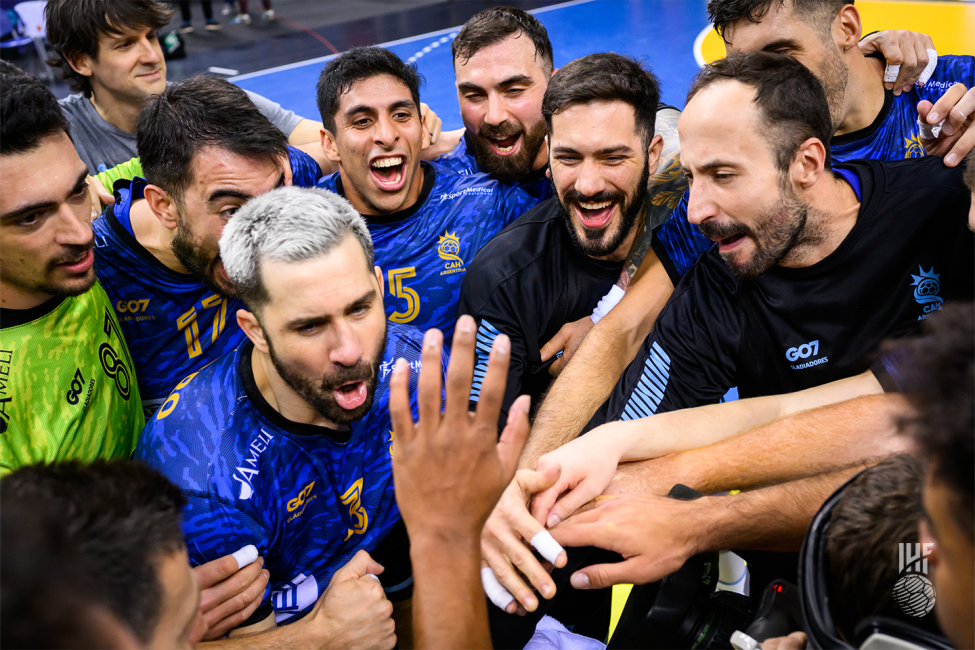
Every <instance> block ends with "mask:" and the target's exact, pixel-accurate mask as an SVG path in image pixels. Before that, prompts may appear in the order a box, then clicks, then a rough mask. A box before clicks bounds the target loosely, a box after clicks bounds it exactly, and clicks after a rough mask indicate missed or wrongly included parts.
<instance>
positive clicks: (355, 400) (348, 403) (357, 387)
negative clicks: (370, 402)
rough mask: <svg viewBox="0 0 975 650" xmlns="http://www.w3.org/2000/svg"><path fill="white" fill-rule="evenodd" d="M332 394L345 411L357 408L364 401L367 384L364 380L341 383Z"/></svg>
mask: <svg viewBox="0 0 975 650" xmlns="http://www.w3.org/2000/svg"><path fill="white" fill-rule="evenodd" d="M332 394H333V395H334V396H335V402H336V404H338V405H339V406H341V407H342V408H344V409H345V410H346V411H351V410H353V409H357V408H359V407H360V406H362V405H363V404H365V402H366V397H367V395H368V385H367V383H366V382H365V381H361V380H360V381H350V382H347V383H345V384H342V385H341V386H339V387H338V388H336V389H335V390H334V391H332Z"/></svg>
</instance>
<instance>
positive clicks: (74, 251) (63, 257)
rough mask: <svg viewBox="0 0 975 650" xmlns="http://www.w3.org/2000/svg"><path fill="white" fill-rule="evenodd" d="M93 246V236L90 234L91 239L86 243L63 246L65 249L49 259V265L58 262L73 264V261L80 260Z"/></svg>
mask: <svg viewBox="0 0 975 650" xmlns="http://www.w3.org/2000/svg"><path fill="white" fill-rule="evenodd" d="M94 246H95V237H94V236H92V238H91V241H90V242H88V243H87V244H69V245H68V246H64V247H63V248H64V249H65V251H64V252H63V253H61V254H60V255H58V256H57V257H56V258H54V259H53V260H51V263H50V264H51V266H58V265H59V264H74V263H75V262H80V261H81V260H82V259H83V258H84V257H85V255H87V254H88V251H90V250H91V249H92V248H93V247H94Z"/></svg>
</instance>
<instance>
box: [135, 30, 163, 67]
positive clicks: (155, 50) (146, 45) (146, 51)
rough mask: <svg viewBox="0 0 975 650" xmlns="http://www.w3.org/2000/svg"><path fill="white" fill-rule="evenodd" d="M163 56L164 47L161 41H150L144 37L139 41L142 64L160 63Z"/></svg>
mask: <svg viewBox="0 0 975 650" xmlns="http://www.w3.org/2000/svg"><path fill="white" fill-rule="evenodd" d="M161 54H162V47H161V46H160V45H159V41H150V40H149V37H148V36H143V37H142V39H141V40H140V41H139V61H140V62H141V63H158V62H159V61H160V58H161Z"/></svg>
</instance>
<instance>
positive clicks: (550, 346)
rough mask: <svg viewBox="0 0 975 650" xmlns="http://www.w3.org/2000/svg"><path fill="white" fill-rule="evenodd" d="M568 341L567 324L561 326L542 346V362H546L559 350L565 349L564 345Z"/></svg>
mask: <svg viewBox="0 0 975 650" xmlns="http://www.w3.org/2000/svg"><path fill="white" fill-rule="evenodd" d="M568 341H569V330H568V324H566V325H563V326H562V327H561V328H560V329H559V331H558V332H556V334H555V336H553V337H552V339H551V340H550V341H549V342H548V343H546V344H545V345H543V346H542V350H541V356H542V361H543V362H544V361H548V360H549V359H550V358H552V355H554V354H555V353H556V352H558V351H559V350H562V349H565V344H566V343H568Z"/></svg>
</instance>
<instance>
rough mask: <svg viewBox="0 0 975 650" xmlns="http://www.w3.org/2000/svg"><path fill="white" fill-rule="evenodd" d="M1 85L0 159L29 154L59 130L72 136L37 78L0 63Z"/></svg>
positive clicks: (49, 93)
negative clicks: (0, 157)
mask: <svg viewBox="0 0 975 650" xmlns="http://www.w3.org/2000/svg"><path fill="white" fill-rule="evenodd" d="M0 86H2V87H3V92H2V93H0V156H12V155H14V154H18V153H26V152H28V151H31V150H32V149H34V148H36V147H38V146H40V144H41V140H43V139H44V138H47V137H50V136H52V135H57V134H58V133H60V132H62V131H63V132H64V133H65V134H66V135H67V136H68V137H71V127H70V126H69V125H68V118H66V117H65V116H64V113H63V112H62V111H61V106H60V105H59V104H58V100H57V99H56V98H55V97H54V95H53V94H51V91H50V90H48V89H47V86H45V85H44V84H43V83H41V82H40V80H39V79H37V78H35V77H33V76H31V75H29V74H27V73H26V72H24V71H23V70H21V69H20V68H18V67H17V66H15V65H14V64H13V63H9V62H7V61H0Z"/></svg>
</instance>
